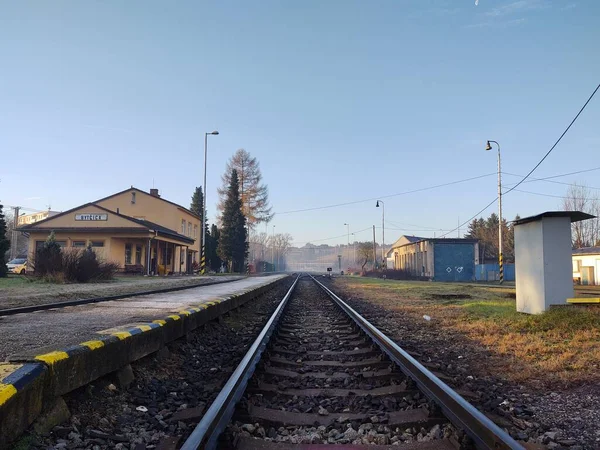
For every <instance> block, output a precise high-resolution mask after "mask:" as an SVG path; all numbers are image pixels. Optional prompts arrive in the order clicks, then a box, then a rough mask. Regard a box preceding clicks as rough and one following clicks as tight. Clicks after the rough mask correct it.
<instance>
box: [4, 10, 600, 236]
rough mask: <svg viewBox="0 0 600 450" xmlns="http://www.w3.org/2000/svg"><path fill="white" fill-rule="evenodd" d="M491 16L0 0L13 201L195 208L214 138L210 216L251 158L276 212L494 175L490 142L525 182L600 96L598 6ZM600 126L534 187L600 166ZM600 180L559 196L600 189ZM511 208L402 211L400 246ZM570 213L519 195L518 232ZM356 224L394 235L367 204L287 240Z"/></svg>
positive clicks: (444, 193) (491, 180)
mask: <svg viewBox="0 0 600 450" xmlns="http://www.w3.org/2000/svg"><path fill="white" fill-rule="evenodd" d="M474 3H475V2H474V0H414V1H409V0H394V1H377V2H368V1H366V0H364V1H347V0H339V1H334V0H331V1H326V2H323V1H307V0H305V1H301V2H300V1H298V2H288V1H271V0H263V1H258V2H247V1H227V2H199V1H189V2H184V1H178V2H158V1H147V0H146V1H127V2H122V1H104V2H98V1H55V2H31V1H23V0H21V1H12V0H11V1H8V0H0V66H1V69H0V151H1V153H2V162H3V163H2V166H1V167H0V180H1V181H0V200H2V202H3V203H4V204H5V205H20V206H26V207H30V208H37V209H44V208H45V207H46V205H48V204H51V205H52V208H53V209H56V210H65V209H68V208H71V207H74V206H77V205H79V204H82V203H85V202H88V201H92V200H95V199H98V198H101V197H103V196H105V195H108V194H111V193H113V192H116V191H119V190H122V189H125V188H127V187H129V186H130V185H134V186H136V187H139V188H141V189H145V190H147V189H149V188H151V187H152V184H153V182H154V185H155V186H156V187H157V188H159V189H160V191H161V193H162V195H163V196H164V197H165V198H167V199H169V200H172V201H175V202H178V203H181V204H184V205H188V204H189V200H190V196H191V194H192V192H193V189H194V187H195V186H197V185H200V184H201V182H202V181H201V180H202V170H203V162H202V147H203V133H204V132H205V131H211V130H213V129H218V130H219V131H220V133H221V135H220V136H218V137H212V138H211V139H210V144H209V163H208V170H209V176H208V186H209V189H208V195H209V199H208V205H209V215H210V216H214V203H215V200H216V187H217V184H218V183H219V178H220V175H221V172H222V171H223V169H224V167H225V162H226V160H227V158H228V157H229V156H231V154H233V152H235V150H236V149H238V148H241V147H243V148H245V149H246V150H248V151H250V152H251V153H252V154H253V155H255V156H256V157H258V159H259V161H260V164H261V167H262V171H263V175H264V179H265V181H266V182H267V183H268V185H269V189H270V194H271V202H272V204H273V209H274V211H275V212H279V213H281V212H284V211H289V210H297V209H303V208H310V207H318V206H323V205H329V204H336V203H343V202H351V201H355V200H360V199H368V198H373V197H378V196H387V195H391V194H396V193H400V192H404V191H407V190H411V189H416V188H421V187H427V186H431V185H435V184H440V183H445V182H450V181H454V180H460V179H464V178H469V177H473V176H478V175H484V174H493V173H495V171H496V158H495V154H494V153H493V152H485V151H484V145H485V140H486V139H494V140H497V141H499V142H500V144H501V145H502V152H503V169H504V170H505V171H506V172H510V173H514V174H521V175H523V174H525V173H527V172H528V171H529V169H530V168H531V167H532V166H533V165H534V164H535V163H536V162H537V161H538V160H539V158H540V157H541V156H542V155H543V154H544V153H545V152H546V151H547V150H548V149H549V148H550V146H551V145H552V143H553V142H554V141H555V140H556V139H557V138H558V136H559V135H560V133H561V132H562V131H563V129H564V128H565V127H566V125H567V124H568V123H569V121H570V120H571V119H572V117H573V116H574V115H575V113H576V112H577V111H578V110H579V108H580V107H581V105H582V104H583V102H584V101H585V100H586V99H587V97H588V96H589V95H590V93H591V92H592V90H593V89H594V88H595V86H596V85H597V84H598V82H599V81H600V58H598V55H599V54H600V49H599V47H598V45H599V44H600V27H598V17H600V2H598V1H597V0H582V1H579V0H574V1H569V0H564V1H562V0H506V1H501V0H480V1H479V6H475V4H474ZM599 124H600V94H599V95H598V96H597V97H596V98H595V99H594V100H593V101H592V102H591V103H590V105H589V107H588V109H587V110H586V111H585V112H584V114H583V115H582V116H581V118H580V120H579V121H578V122H577V123H576V124H575V126H574V127H573V128H572V130H571V132H570V133H569V134H568V135H567V136H566V137H565V139H564V140H563V142H562V143H561V144H560V145H559V146H558V147H557V148H556V150H555V151H554V152H553V153H552V154H551V156H550V157H549V158H548V159H547V160H546V162H545V163H544V164H543V165H542V166H541V167H540V169H539V170H538V171H537V172H536V173H535V175H534V176H536V177H542V176H550V175H555V174H561V173H566V172H571V171H576V170H581V169H585V168H591V167H597V166H600V158H598V155H599V154H600V152H599V150H600V126H599ZM599 174H600V171H596V172H589V173H587V174H582V175H578V176H570V177H565V178H561V179H558V180H559V181H564V182H575V181H578V182H584V183H587V184H588V185H590V186H592V187H597V188H600V181H597V180H598V175H599ZM516 181H518V178H516V177H513V176H505V182H506V183H507V184H508V183H510V182H516ZM522 188H523V189H525V190H529V191H532V192H538V193H543V194H548V195H555V196H561V195H564V193H565V191H566V188H567V186H564V185H559V184H551V183H545V182H536V183H529V184H524V185H522ZM595 192H598V193H600V191H595ZM495 196H496V181H495V175H491V176H489V177H487V178H482V179H479V180H476V181H471V182H468V183H464V184H458V185H455V186H449V187H445V188H441V189H434V190H431V191H425V192H420V193H415V194H411V195H404V196H396V197H389V198H386V199H385V205H386V219H388V220H389V222H388V224H386V242H388V243H389V242H391V241H393V240H395V239H396V238H397V237H398V236H399V235H401V234H417V235H433V231H432V230H434V229H451V228H453V227H455V226H456V225H457V221H458V219H459V217H460V219H461V221H463V220H466V219H467V218H469V217H470V216H471V215H473V214H474V213H476V212H477V211H478V210H480V209H481V208H482V207H483V206H484V205H485V204H487V203H488V202H489V201H490V200H492V199H493V198H494V197H495ZM560 202H561V200H560V199H559V198H553V197H542V196H536V195H532V194H526V193H519V192H512V193H510V194H509V195H507V196H506V198H505V204H504V211H505V216H506V217H509V218H512V217H514V215H515V214H517V213H519V214H520V215H521V216H525V215H529V214H534V213H538V212H541V211H543V210H548V209H556V208H557V206H558V205H559V203H560ZM495 209H496V206H493V207H491V208H490V209H489V210H488V211H486V215H487V214H489V213H490V212H492V211H494V210H495ZM345 222H349V223H350V224H351V227H350V231H351V232H352V231H357V230H362V229H365V228H368V227H370V226H372V225H373V224H376V225H377V226H380V224H381V209H376V208H375V202H374V201H367V202H363V203H359V204H355V205H351V206H344V207H338V208H331V209H325V210H318V211H313V212H305V213H295V214H278V215H276V217H275V219H274V221H273V222H272V224H275V225H276V232H288V233H290V234H292V235H293V236H294V239H295V241H296V242H297V243H299V244H302V243H304V242H306V241H312V242H315V243H320V242H319V241H318V240H320V239H324V238H328V237H332V236H338V235H345V233H346V227H345V226H344V225H343V224H344V223H345ZM392 223H395V224H399V225H396V226H394V225H393V224H392ZM408 224H410V225H408ZM394 227H395V228H404V229H405V230H392V229H391V228H394ZM425 230H429V231H425ZM269 231H271V229H269ZM438 233H439V232H438ZM377 235H378V241H380V239H381V230H380V229H378V230H377ZM369 237H370V232H369V231H366V232H362V233H360V234H358V235H357V238H358V239H364V240H366V239H369ZM345 241H346V238H345V237H342V238H338V239H332V240H327V241H322V242H324V243H329V244H337V243H342V242H345Z"/></svg>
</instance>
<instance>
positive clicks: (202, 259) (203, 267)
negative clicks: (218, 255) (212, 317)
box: [200, 131, 219, 275]
mask: <svg viewBox="0 0 600 450" xmlns="http://www.w3.org/2000/svg"><path fill="white" fill-rule="evenodd" d="M209 134H210V135H212V136H217V135H218V134H219V132H218V131H212V132H210V133H204V202H203V205H202V217H201V219H202V252H201V254H200V274H201V275H204V274H205V273H206V196H207V194H208V192H207V191H206V156H207V150H208V135H209Z"/></svg>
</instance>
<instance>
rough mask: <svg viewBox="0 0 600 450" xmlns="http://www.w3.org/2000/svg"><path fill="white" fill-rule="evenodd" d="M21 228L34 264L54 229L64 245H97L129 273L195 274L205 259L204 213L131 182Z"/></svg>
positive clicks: (96, 246) (97, 248) (107, 256)
mask: <svg viewBox="0 0 600 450" xmlns="http://www.w3.org/2000/svg"><path fill="white" fill-rule="evenodd" d="M19 231H22V232H26V233H28V234H29V261H33V262H34V264H35V253H36V250H37V249H38V248H39V247H40V246H41V245H43V244H44V242H45V241H46V239H47V238H48V236H49V235H50V233H51V232H53V231H54V234H55V237H56V241H57V242H58V243H59V244H60V245H61V247H64V248H85V247H87V246H88V245H89V244H91V246H92V247H93V249H94V251H95V252H96V254H97V255H98V256H99V257H102V258H103V259H104V260H106V261H112V262H115V263H117V264H119V266H120V267H121V268H122V269H123V270H124V271H125V272H132V273H143V274H148V275H151V274H161V275H164V274H171V273H173V274H175V273H177V274H179V273H191V272H192V270H193V266H194V263H196V262H198V263H199V261H200V241H201V234H202V233H201V219H200V217H199V216H197V215H196V214H194V213H193V212H192V211H190V210H189V209H187V208H185V207H183V206H180V205H177V204H175V203H173V202H170V201H168V200H165V199H163V198H161V197H160V195H159V194H158V189H150V192H149V193H148V192H145V191H142V190H140V189H137V188H134V187H131V188H130V189H127V190H124V191H122V192H118V193H116V194H113V195H110V196H108V197H105V198H102V199H100V200H97V201H95V202H92V203H86V204H85V205H81V206H78V207H77V208H73V209H71V210H69V211H65V212H63V213H60V214H57V215H55V216H52V217H48V218H46V219H44V220H41V221H39V222H35V223H31V224H27V225H25V226H22V227H20V228H19ZM29 267H32V264H29Z"/></svg>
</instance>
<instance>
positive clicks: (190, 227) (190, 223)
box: [187, 222, 192, 237]
mask: <svg viewBox="0 0 600 450" xmlns="http://www.w3.org/2000/svg"><path fill="white" fill-rule="evenodd" d="M187 235H188V237H192V222H188V234H187Z"/></svg>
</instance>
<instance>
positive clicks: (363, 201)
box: [275, 172, 496, 215]
mask: <svg viewBox="0 0 600 450" xmlns="http://www.w3.org/2000/svg"><path fill="white" fill-rule="evenodd" d="M492 175H496V173H495V172H494V173H488V174H485V175H479V176H476V177H471V178H465V179H463V180H456V181H450V182H448V183H443V184H436V185H433V186H428V187H424V188H419V189H413V190H410V191H404V192H399V193H397V194H388V195H380V196H378V197H371V198H366V199H363V200H355V201H352V202H345V203H337V204H334V205H326V206H316V207H314V208H304V209H294V210H291V211H283V212H277V213H275V215H282V214H293V213H299V212H307V211H317V210H321V209H329V208H337V207H339V206H348V205H355V204H357V203H365V202H372V201H375V200H381V199H382V198H390V197H398V196H400V195H407V194H414V193H416V192H423V191H428V190H431V189H437V188H440V187H446V186H452V185H454V184H459V183H465V182H467V181H473V180H479V179H481V178H486V177H489V176H492Z"/></svg>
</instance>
